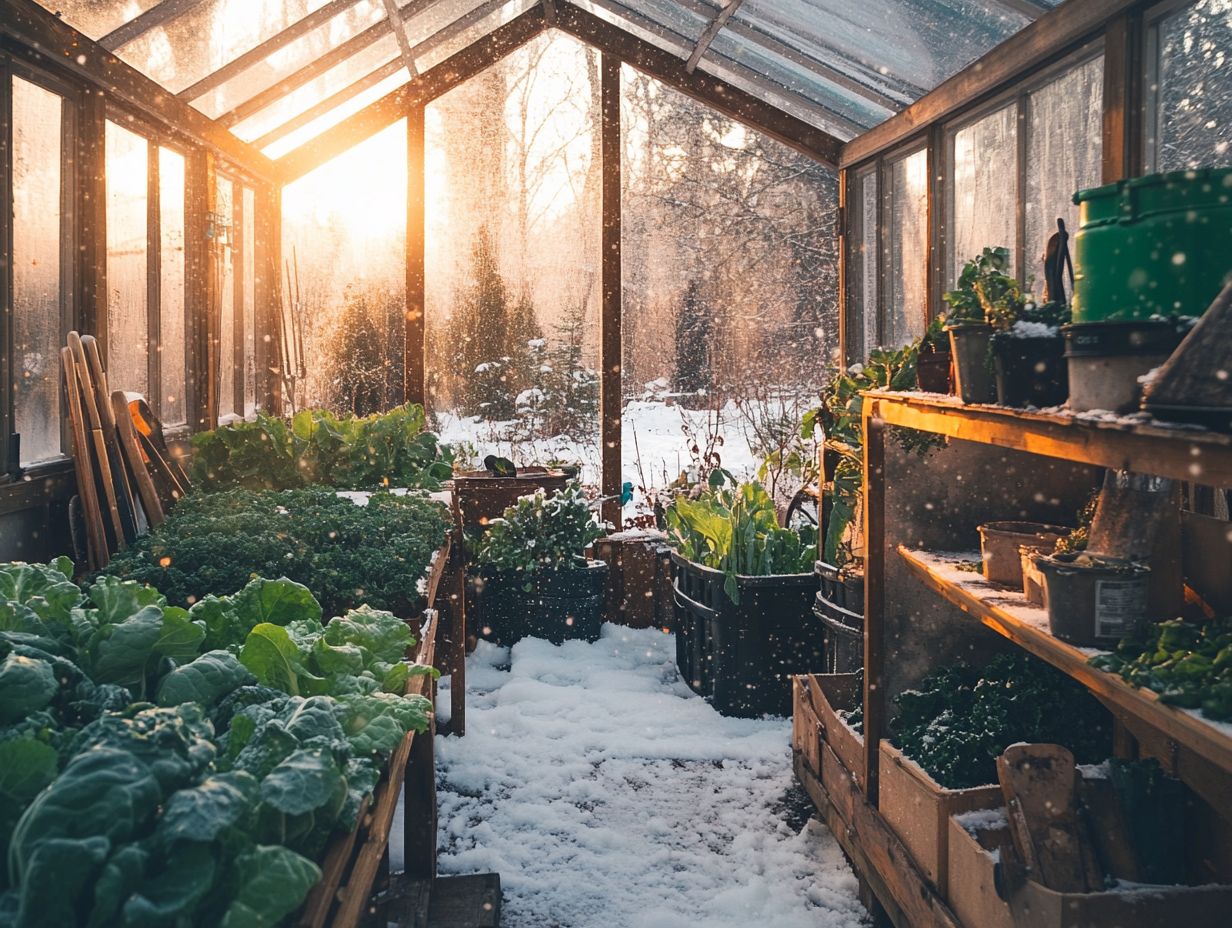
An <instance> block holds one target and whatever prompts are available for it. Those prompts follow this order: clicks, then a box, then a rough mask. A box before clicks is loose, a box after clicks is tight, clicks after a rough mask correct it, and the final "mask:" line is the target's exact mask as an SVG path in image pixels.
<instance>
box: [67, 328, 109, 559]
mask: <svg viewBox="0 0 1232 928" xmlns="http://www.w3.org/2000/svg"><path fill="white" fill-rule="evenodd" d="M60 367H61V368H62V369H63V371H64V392H65V394H66V396H67V398H68V418H69V425H70V426H71V431H72V433H73V468H74V470H75V471H76V473H77V493H78V495H79V496H80V497H81V508H82V511H83V513H84V516H85V523H86V550H87V553H88V560H89V564H90V569H91V570H101V569H102V568H104V567H106V566H107V564H108V562H109V561H110V557H109V555H108V552H107V532H106V529H105V528H104V526H103V514H102V512H101V510H100V509H99V505H98V493H97V490H96V489H95V486H94V467H93V465H92V464H91V463H90V443H89V442H88V441H87V440H86V423H85V417H84V415H83V414H82V410H81V393H80V392H79V388H78V386H77V372H76V364H75V363H74V361H73V352H72V350H71V349H69V348H67V347H66V348H61V349H60Z"/></svg>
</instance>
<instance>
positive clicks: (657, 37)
mask: <svg viewBox="0 0 1232 928" xmlns="http://www.w3.org/2000/svg"><path fill="white" fill-rule="evenodd" d="M573 2H574V6H576V7H578V8H580V9H583V10H585V11H586V12H587V13H591V14H593V15H594V16H597V17H598V18H599V19H602V20H604V21H605V22H608V23H611V24H612V25H615V26H619V27H620V28H621V29H624V30H625V31H626V32H629V33H630V34H632V35H634V36H636V37H637V38H639V39H643V40H644V41H647V42H649V43H650V44H651V45H654V46H655V47H657V48H659V49H661V50H663V51H667V52H671V53H672V54H674V55H680V54H682V53H683V54H684V56H685V57H687V56H688V53H689V52H690V51H692V50H693V43H694V42H696V41H697V40H696V39H693V40H688V39H684V38H682V37H680V36H678V35H675V34H670V35H669V34H666V33H665V31H664V30H663V28H662V27H661V26H659V25H657V24H656V23H653V22H647V21H646V20H645V19H640V20H638V19H633V18H630V15H629V14H628V13H627V12H626V14H625V15H624V16H621V15H618V14H617V13H614V12H612V10H610V9H609V8H608V7H607V6H604V5H601V4H599V3H592V2H591V0H573Z"/></svg>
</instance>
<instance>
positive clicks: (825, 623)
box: [813, 561, 864, 673]
mask: <svg viewBox="0 0 1232 928" xmlns="http://www.w3.org/2000/svg"><path fill="white" fill-rule="evenodd" d="M814 572H815V573H816V574H817V577H818V581H819V583H820V586H821V590H820V591H819V592H818V593H817V595H816V596H815V597H814V599H813V615H815V616H816V617H817V618H818V620H819V621H820V622H821V627H822V638H823V641H824V655H825V662H824V670H823V671H822V672H824V673H855V672H856V671H857V670H859V669H861V668H862V667H863V666H864V615H863V612H864V578H863V577H862V576H860V575H859V574H852V575H845V574H844V573H843V572H842V571H840V570H839V569H838V568H837V567H833V566H831V565H830V564H827V563H825V562H824V561H818V562H817V565H816V567H815V568H814Z"/></svg>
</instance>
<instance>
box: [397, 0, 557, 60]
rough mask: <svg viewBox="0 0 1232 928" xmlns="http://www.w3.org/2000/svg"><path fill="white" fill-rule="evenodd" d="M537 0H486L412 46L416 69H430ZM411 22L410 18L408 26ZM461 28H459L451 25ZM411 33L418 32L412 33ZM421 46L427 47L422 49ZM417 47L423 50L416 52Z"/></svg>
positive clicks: (416, 33) (517, 14)
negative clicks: (505, 0) (472, 12)
mask: <svg viewBox="0 0 1232 928" xmlns="http://www.w3.org/2000/svg"><path fill="white" fill-rule="evenodd" d="M537 2H538V0H512V2H510V3H505V4H503V5H501V4H499V3H496V2H493V0H488V2H485V3H482V4H480V5H479V6H477V7H476V8H475V15H474V16H470V17H464V18H462V19H459V20H458V21H457V22H456V23H454V24H451V26H450V27H447V28H446V29H444V30H443V31H442V32H441V34H440V35H434V36H432V37H431V38H429V39H427V40H426V41H424V42H422V43H418V44H416V46H415V49H416V51H415V67H416V69H418V70H419V71H427V70H428V69H429V68H434V67H436V66H437V65H438V64H440V63H441V62H442V61H444V60H445V59H447V58H449V57H450V56H451V55H456V54H457V53H458V52H460V51H462V50H464V49H465V48H467V47H468V46H470V45H473V44H474V43H475V42H478V41H479V40H480V39H482V38H483V37H484V36H486V35H487V34H488V33H490V32H492V31H494V30H496V29H498V28H500V27H501V26H503V25H504V24H505V23H507V22H509V21H510V20H512V19H515V18H517V16H519V15H520V14H521V13H523V12H525V11H526V10H528V9H530V8H531V7H532V6H534V5H535V4H536V3H537ZM414 23H415V21H414V20H412V28H415V26H414ZM455 27H463V28H455ZM412 34H413V35H419V34H420V33H418V32H413V33H412ZM424 46H428V47H427V48H426V49H424ZM420 49H424V50H423V51H420Z"/></svg>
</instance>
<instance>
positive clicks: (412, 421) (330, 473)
mask: <svg viewBox="0 0 1232 928" xmlns="http://www.w3.org/2000/svg"><path fill="white" fill-rule="evenodd" d="M192 466H193V478H194V481H195V482H196V485H197V486H198V487H200V488H202V489H205V490H223V489H231V488H234V487H242V488H244V489H249V490H287V489H295V488H298V487H304V486H311V485H320V486H328V487H336V488H340V489H351V490H355V489H365V490H371V489H375V488H377V487H415V488H424V489H439V487H440V485H441V481H443V480H447V479H449V477H450V476H451V475H452V473H453V452H452V451H451V450H450V449H449V447H448V446H446V445H442V444H440V443H439V442H438V440H437V437H436V436H435V435H434V434H433V433H431V432H429V431H427V430H426V419H425V416H424V410H423V407H422V406H418V405H415V404H409V403H408V404H407V405H405V406H400V407H398V408H397V409H393V410H390V411H389V412H386V413H377V414H375V415H371V416H366V417H364V418H356V417H354V416H336V415H334V414H333V413H331V412H329V411H328V410H324V409H305V410H301V411H300V412H298V413H296V414H295V416H294V417H293V418H292V419H291V420H290V421H289V422H288V421H286V420H284V419H280V418H277V417H275V416H270V415H267V414H266V413H258V414H257V418H256V419H255V420H254V421H252V422H237V423H235V424H233V425H227V426H223V427H221V428H218V429H215V430H214V431H212V432H202V433H199V434H197V435H194V436H193V465H192Z"/></svg>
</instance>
